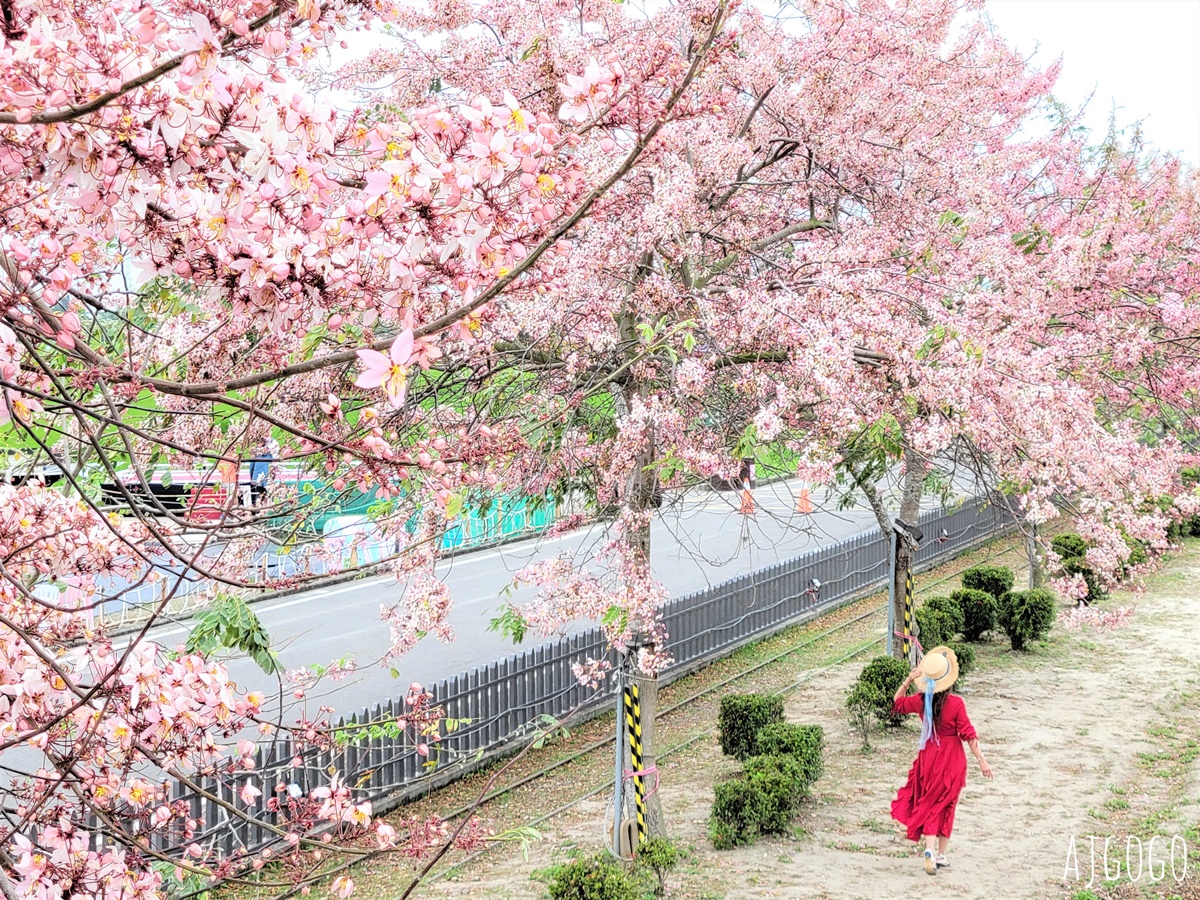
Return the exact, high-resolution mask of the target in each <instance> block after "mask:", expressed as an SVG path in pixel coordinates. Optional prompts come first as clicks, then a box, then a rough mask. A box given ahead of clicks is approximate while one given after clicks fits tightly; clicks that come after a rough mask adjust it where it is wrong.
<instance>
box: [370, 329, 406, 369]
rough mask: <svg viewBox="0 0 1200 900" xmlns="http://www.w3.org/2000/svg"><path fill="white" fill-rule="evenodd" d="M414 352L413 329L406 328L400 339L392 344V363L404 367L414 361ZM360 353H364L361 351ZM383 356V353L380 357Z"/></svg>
mask: <svg viewBox="0 0 1200 900" xmlns="http://www.w3.org/2000/svg"><path fill="white" fill-rule="evenodd" d="M412 352H413V333H412V329H411V328H406V329H404V331H402V332H400V337H398V338H396V340H395V341H393V342H392V360H391V361H392V362H394V363H395V364H396V365H398V366H403V365H406V364H407V363H408V361H409V360H410V359H412ZM359 353H362V351H361V350H360V351H359ZM382 355H383V354H382V353H381V354H380V356H382Z"/></svg>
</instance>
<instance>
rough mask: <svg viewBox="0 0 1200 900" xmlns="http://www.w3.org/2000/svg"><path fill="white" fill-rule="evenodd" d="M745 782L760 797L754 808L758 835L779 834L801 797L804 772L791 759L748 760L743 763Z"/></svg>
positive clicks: (764, 758)
mask: <svg viewBox="0 0 1200 900" xmlns="http://www.w3.org/2000/svg"><path fill="white" fill-rule="evenodd" d="M745 778H746V781H748V782H749V783H750V787H751V788H752V789H754V790H757V791H758V792H759V793H760V794H761V797H760V799H759V800H758V802H757V804H756V805H755V807H754V808H755V809H756V810H757V812H758V831H759V833H760V834H783V833H784V832H785V831H787V826H788V823H789V822H791V821H792V816H793V815H794V814H795V812H796V807H797V806H799V804H800V800H801V798H802V797H803V796H804V792H805V789H806V788H807V786H808V785H807V784H806V783H805V780H804V768H803V767H802V766H801V765H800V763H799V761H797V759H796V758H795V757H794V756H787V755H782V754H781V755H775V756H752V757H750V759H748V760H746V768H745Z"/></svg>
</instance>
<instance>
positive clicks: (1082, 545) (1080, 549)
mask: <svg viewBox="0 0 1200 900" xmlns="http://www.w3.org/2000/svg"><path fill="white" fill-rule="evenodd" d="M1050 549H1051V550H1053V551H1054V552H1055V553H1057V554H1058V555H1059V557H1060V558H1061V559H1072V558H1074V557H1076V556H1084V555H1085V554H1086V553H1087V541H1085V540H1084V539H1083V538H1081V537H1080V536H1079V535H1077V534H1060V535H1056V536H1055V537H1054V539H1053V540H1051V541H1050Z"/></svg>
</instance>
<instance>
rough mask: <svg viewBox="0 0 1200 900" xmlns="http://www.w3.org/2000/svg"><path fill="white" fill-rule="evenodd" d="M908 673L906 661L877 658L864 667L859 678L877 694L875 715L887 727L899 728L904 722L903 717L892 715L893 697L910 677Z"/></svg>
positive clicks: (884, 657)
mask: <svg viewBox="0 0 1200 900" xmlns="http://www.w3.org/2000/svg"><path fill="white" fill-rule="evenodd" d="M908 672H909V668H908V664H907V663H906V662H905V661H904V660H902V659H896V657H894V656H877V657H875V658H874V659H873V660H871V661H870V662H869V663H867V664H866V665H865V666H863V670H862V672H861V673H860V674H859V676H858V680H859V681H860V682H862V683H864V684H867V685H869V686H870V687H871V688H872V689H874V690H875V691H876V692H877V699H876V704H877V705H876V707H875V715H876V716H878V718H879V721H880V722H883V723H884V724H885V725H891V726H899V725H900V724H901V723H902V722H903V721H904V717H903V716H893V715H892V697H893V696H895V694H896V688H898V687H900V685H901V684H903V683H904V679H905V678H907V677H908Z"/></svg>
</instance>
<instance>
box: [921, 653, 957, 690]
mask: <svg viewBox="0 0 1200 900" xmlns="http://www.w3.org/2000/svg"><path fill="white" fill-rule="evenodd" d="M957 680H958V657H957V656H955V655H954V651H953V650H951V649H950V648H949V647H934V648H933V649H932V650H930V651H929V652H928V653H926V654H925V656H924V657H923V658H922V659H921V674H920V676H918V677H917V682H916V687H917V690H918V691H919V692H920V693H924V692H925V685H926V684H928V683H929V682H930V681H932V682H933V692H934V693H935V694H940V693H941V692H942V691H946V690H949V689H950V686H951V685H952V684H954V682H955V681H957Z"/></svg>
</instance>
